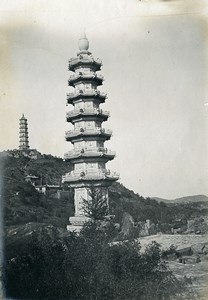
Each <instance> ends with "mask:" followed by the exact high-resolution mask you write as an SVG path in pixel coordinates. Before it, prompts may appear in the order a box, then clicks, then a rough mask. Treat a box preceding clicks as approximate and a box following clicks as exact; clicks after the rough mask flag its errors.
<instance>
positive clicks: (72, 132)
mask: <svg viewBox="0 0 208 300" xmlns="http://www.w3.org/2000/svg"><path fill="white" fill-rule="evenodd" d="M100 134H103V135H106V136H111V135H112V130H110V129H104V128H93V129H88V128H80V129H74V130H68V131H66V135H65V136H66V138H70V137H74V136H78V135H100Z"/></svg>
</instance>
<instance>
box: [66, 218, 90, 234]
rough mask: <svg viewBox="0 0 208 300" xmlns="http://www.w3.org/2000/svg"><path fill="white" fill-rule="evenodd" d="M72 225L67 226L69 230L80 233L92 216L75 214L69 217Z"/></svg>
mask: <svg viewBox="0 0 208 300" xmlns="http://www.w3.org/2000/svg"><path fill="white" fill-rule="evenodd" d="M69 221H70V225H68V226H67V230H68V231H70V232H76V233H79V232H80V230H81V229H82V227H83V225H84V224H85V223H86V222H88V221H90V218H88V217H85V216H74V217H70V218H69Z"/></svg>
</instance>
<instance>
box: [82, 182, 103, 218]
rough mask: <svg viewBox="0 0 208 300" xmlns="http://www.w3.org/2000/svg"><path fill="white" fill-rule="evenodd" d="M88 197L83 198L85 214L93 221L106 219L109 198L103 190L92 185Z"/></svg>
mask: <svg viewBox="0 0 208 300" xmlns="http://www.w3.org/2000/svg"><path fill="white" fill-rule="evenodd" d="M87 198H88V199H84V198H83V200H82V201H83V210H84V213H85V215H86V216H87V217H89V218H90V219H92V220H93V221H98V220H104V219H105V216H106V215H107V214H108V199H107V196H106V194H105V193H104V192H103V190H102V189H100V188H95V187H91V188H90V189H89V191H88V197H87Z"/></svg>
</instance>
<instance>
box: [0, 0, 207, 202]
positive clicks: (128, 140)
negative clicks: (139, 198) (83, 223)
mask: <svg viewBox="0 0 208 300" xmlns="http://www.w3.org/2000/svg"><path fill="white" fill-rule="evenodd" d="M207 15H208V1H205V0H198V1H195V0H170V1H168V0H166V1H165V0H163V1H160V0H141V1H139V0H128V1H127V0H117V1H116V0H108V1H106V0H105V1H104V0H76V1H72V0H61V1H60V0H59V1H57V0H50V1H49V0H45V1H44V0H41V1H40V0H30V1H26V0H9V1H8V0H1V2H0V104H1V109H0V136H1V141H0V150H6V149H14V148H18V141H19V136H18V131H19V118H20V117H21V115H22V113H24V114H25V116H26V117H27V119H28V127H29V140H30V147H31V148H36V149H37V150H38V151H40V152H42V153H51V154H53V155H56V156H60V157H63V155H64V153H65V152H66V151H68V150H71V149H72V145H71V144H70V143H69V142H68V143H67V142H66V141H65V139H64V133H65V131H66V130H67V129H71V128H72V125H70V124H69V123H67V122H66V120H65V115H66V112H67V111H69V110H72V109H73V107H72V106H70V105H69V106H66V93H67V92H70V91H71V88H69V87H68V86H67V78H68V76H69V75H70V74H69V72H68V60H69V59H70V58H71V57H75V56H76V54H77V52H78V45H77V44H78V39H79V38H80V37H81V35H82V33H83V31H84V30H85V32H86V35H87V37H88V39H89V43H90V49H89V50H90V51H91V52H92V54H93V56H94V57H95V58H97V57H98V58H100V59H102V61H103V67H102V71H101V73H102V75H104V77H105V81H104V84H103V86H102V87H101V88H100V89H101V90H102V91H106V92H107V94H108V99H107V101H106V103H105V104H104V105H103V107H102V108H103V109H106V110H109V111H110V115H111V117H110V119H109V121H108V122H106V123H104V124H103V127H105V128H110V129H112V130H113V136H112V139H111V140H110V141H108V142H106V146H107V147H108V148H109V149H112V150H115V151H116V154H117V155H116V158H115V159H114V161H112V162H109V163H108V167H109V168H110V169H111V170H115V171H117V172H119V173H120V180H119V181H120V182H121V183H122V184H124V185H125V186H126V187H127V188H129V189H132V190H133V191H134V192H136V193H139V194H140V195H143V196H145V197H147V196H150V197H154V196H155V197H156V196H157V197H162V198H168V199H174V198H177V197H182V196H186V195H195V194H206V195H208V181H207V177H208V155H207V153H208V139H207V137H208V134H207V130H208V128H207V124H208V109H207V108H208V105H206V103H207V102H208V94H207V91H208V79H207V53H208V52H207V41H208V21H207Z"/></svg>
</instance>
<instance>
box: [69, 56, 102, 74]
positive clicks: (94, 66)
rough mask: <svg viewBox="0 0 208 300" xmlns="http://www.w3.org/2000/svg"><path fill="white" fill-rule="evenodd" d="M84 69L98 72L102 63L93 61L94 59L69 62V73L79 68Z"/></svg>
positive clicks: (77, 59) (78, 59)
mask: <svg viewBox="0 0 208 300" xmlns="http://www.w3.org/2000/svg"><path fill="white" fill-rule="evenodd" d="M83 66H84V67H85V68H91V69H93V70H94V71H100V70H101V66H102V62H101V61H100V60H97V61H96V60H94V59H82V58H74V59H72V60H69V67H68V70H69V71H72V72H74V71H76V69H78V68H79V67H83Z"/></svg>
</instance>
